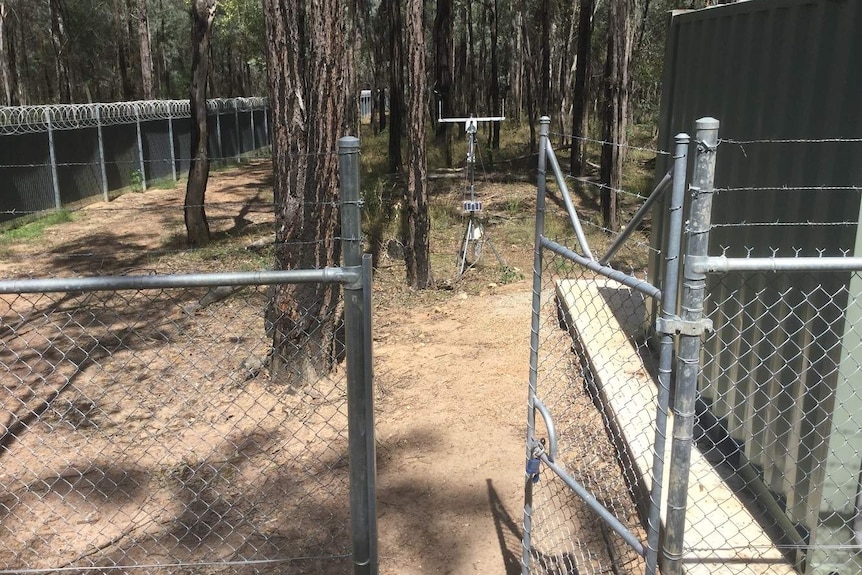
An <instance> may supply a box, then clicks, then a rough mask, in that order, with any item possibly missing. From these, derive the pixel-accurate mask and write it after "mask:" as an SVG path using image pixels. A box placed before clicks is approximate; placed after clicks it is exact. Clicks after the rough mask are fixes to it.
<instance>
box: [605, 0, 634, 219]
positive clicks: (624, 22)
mask: <svg viewBox="0 0 862 575" xmlns="http://www.w3.org/2000/svg"><path fill="white" fill-rule="evenodd" d="M632 40H633V27H632V21H631V0H610V5H609V14H608V49H607V56H606V60H605V103H604V111H603V124H602V125H603V128H602V139H603V140H604V144H603V145H602V159H601V181H602V185H603V187H602V194H601V205H602V219H603V221H604V226H605V227H606V228H608V229H610V230H611V231H616V230H618V229H619V227H620V223H619V203H618V198H617V190H618V189H620V188H621V186H622V181H623V164H624V162H625V152H626V147H627V144H628V140H627V137H626V128H627V126H628V119H629V86H630V78H629V64H630V60H631V50H632Z"/></svg>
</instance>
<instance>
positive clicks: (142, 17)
mask: <svg viewBox="0 0 862 575" xmlns="http://www.w3.org/2000/svg"><path fill="white" fill-rule="evenodd" d="M147 1H148V0H138V39H139V43H140V47H141V91H142V95H143V97H144V99H145V100H152V99H154V98H155V97H156V93H155V90H154V89H153V54H152V49H151V46H150V44H151V41H150V16H149V9H148V8H147Z"/></svg>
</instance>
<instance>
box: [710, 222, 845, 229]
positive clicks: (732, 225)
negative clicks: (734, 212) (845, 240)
mask: <svg viewBox="0 0 862 575" xmlns="http://www.w3.org/2000/svg"><path fill="white" fill-rule="evenodd" d="M858 225H859V222H858V221H839V222H812V221H804V222H782V221H778V220H775V221H771V222H746V221H741V222H725V223H714V224H712V226H711V227H712V228H755V227H829V226H858Z"/></svg>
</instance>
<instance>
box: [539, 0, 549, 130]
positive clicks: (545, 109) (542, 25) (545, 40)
mask: <svg viewBox="0 0 862 575" xmlns="http://www.w3.org/2000/svg"><path fill="white" fill-rule="evenodd" d="M538 20H539V29H540V33H541V37H540V39H539V42H540V46H539V54H540V57H541V68H540V69H539V114H540V115H542V116H545V115H550V114H551V3H550V0H539V14H538Z"/></svg>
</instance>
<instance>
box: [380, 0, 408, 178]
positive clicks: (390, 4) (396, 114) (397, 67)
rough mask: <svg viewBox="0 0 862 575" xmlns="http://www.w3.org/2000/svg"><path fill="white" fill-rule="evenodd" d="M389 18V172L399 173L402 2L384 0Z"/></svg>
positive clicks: (402, 69) (402, 53)
mask: <svg viewBox="0 0 862 575" xmlns="http://www.w3.org/2000/svg"><path fill="white" fill-rule="evenodd" d="M384 2H385V4H386V9H387V12H388V16H389V171H390V172H392V173H397V172H400V171H401V167H402V165H403V161H402V158H401V132H402V131H403V129H404V43H403V39H402V29H403V27H404V23H403V16H402V14H401V2H402V0H384Z"/></svg>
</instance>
